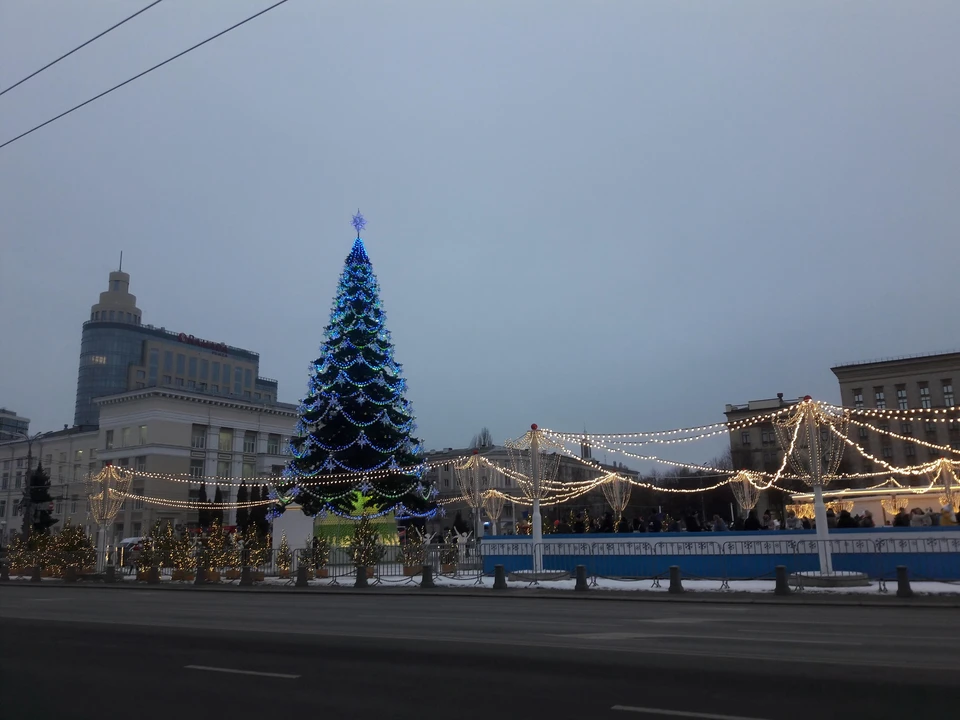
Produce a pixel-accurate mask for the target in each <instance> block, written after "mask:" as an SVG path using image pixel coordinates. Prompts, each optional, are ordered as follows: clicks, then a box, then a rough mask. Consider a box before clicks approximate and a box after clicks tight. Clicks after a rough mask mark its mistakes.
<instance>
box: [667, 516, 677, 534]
mask: <svg viewBox="0 0 960 720" xmlns="http://www.w3.org/2000/svg"><path fill="white" fill-rule="evenodd" d="M667 517H669V518H670V525H669V527H667V532H680V516H679V515H676V516H671V515H668V516H667Z"/></svg>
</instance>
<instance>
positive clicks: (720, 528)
mask: <svg viewBox="0 0 960 720" xmlns="http://www.w3.org/2000/svg"><path fill="white" fill-rule="evenodd" d="M729 529H730V528H728V527H727V524H726V523H725V522H724V521H723V518H722V517H720V516H719V515H714V516H713V531H714V532H726V531H727V530H729Z"/></svg>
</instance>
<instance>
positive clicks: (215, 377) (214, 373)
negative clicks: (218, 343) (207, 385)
mask: <svg viewBox="0 0 960 720" xmlns="http://www.w3.org/2000/svg"><path fill="white" fill-rule="evenodd" d="M210 379H211V380H212V381H213V382H215V383H218V382H220V363H218V362H215V363H213V367H212V369H211V370H210Z"/></svg>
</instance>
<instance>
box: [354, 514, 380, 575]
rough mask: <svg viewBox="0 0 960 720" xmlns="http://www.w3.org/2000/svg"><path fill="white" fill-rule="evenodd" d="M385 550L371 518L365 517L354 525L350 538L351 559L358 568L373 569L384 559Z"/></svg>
mask: <svg viewBox="0 0 960 720" xmlns="http://www.w3.org/2000/svg"><path fill="white" fill-rule="evenodd" d="M384 552H385V548H384V547H383V541H382V540H381V539H380V534H379V533H378V532H377V530H376V528H375V527H374V526H373V523H371V522H370V516H369V515H364V516H363V517H361V518H360V519H359V520H357V522H356V523H355V524H354V527H353V536H352V537H351V538H350V545H349V553H350V559H351V560H352V561H353V564H354V565H356V566H358V567H359V566H360V565H363V566H365V567H373V566H374V565H376V564H377V563H378V562H380V560H381V559H382V558H383V555H384Z"/></svg>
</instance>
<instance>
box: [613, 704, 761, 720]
mask: <svg viewBox="0 0 960 720" xmlns="http://www.w3.org/2000/svg"><path fill="white" fill-rule="evenodd" d="M610 709H611V710H622V711H624V712H633V713H643V714H644V715H667V716H669V717H684V718H701V720H761V718H748V717H743V716H742V715H717V714H716V713H699V712H687V711H686V710H662V709H660V708H644V707H632V706H630V705H614V706H613V707H612V708H610Z"/></svg>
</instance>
